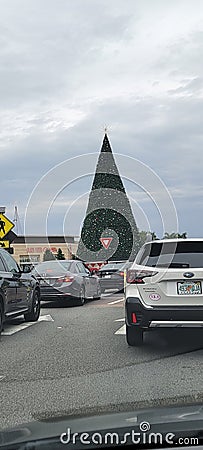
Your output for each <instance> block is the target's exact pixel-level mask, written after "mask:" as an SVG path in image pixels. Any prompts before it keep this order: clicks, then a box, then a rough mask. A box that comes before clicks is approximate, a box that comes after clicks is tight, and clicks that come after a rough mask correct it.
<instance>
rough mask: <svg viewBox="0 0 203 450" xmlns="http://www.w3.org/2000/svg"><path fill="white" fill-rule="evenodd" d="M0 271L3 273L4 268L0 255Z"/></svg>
mask: <svg viewBox="0 0 203 450" xmlns="http://www.w3.org/2000/svg"><path fill="white" fill-rule="evenodd" d="M0 271H1V272H5V266H4V264H3V261H2V259H1V255H0Z"/></svg>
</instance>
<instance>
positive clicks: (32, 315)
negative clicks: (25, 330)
mask: <svg viewBox="0 0 203 450" xmlns="http://www.w3.org/2000/svg"><path fill="white" fill-rule="evenodd" d="M39 315H40V294H39V291H34V293H33V298H32V306H31V310H30V311H29V312H28V313H26V314H24V319H25V321H26V322H37V320H38V319H39Z"/></svg>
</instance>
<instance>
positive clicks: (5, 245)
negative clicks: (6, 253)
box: [0, 241, 9, 248]
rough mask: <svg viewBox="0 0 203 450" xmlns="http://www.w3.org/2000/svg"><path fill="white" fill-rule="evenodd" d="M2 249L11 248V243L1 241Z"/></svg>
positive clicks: (0, 246)
mask: <svg viewBox="0 0 203 450" xmlns="http://www.w3.org/2000/svg"><path fill="white" fill-rule="evenodd" d="M0 248H9V241H0Z"/></svg>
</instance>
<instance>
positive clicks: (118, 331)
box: [115, 324, 126, 334]
mask: <svg viewBox="0 0 203 450" xmlns="http://www.w3.org/2000/svg"><path fill="white" fill-rule="evenodd" d="M115 334H126V327H125V324H124V325H122V327H121V328H119V329H118V330H117V331H116V332H115Z"/></svg>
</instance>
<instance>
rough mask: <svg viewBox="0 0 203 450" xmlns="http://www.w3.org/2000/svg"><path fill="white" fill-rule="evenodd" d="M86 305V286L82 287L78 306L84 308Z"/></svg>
mask: <svg viewBox="0 0 203 450" xmlns="http://www.w3.org/2000/svg"><path fill="white" fill-rule="evenodd" d="M84 304H85V288H84V286H82V287H81V291H80V297H79V299H78V301H77V305H78V306H83V305H84Z"/></svg>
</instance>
